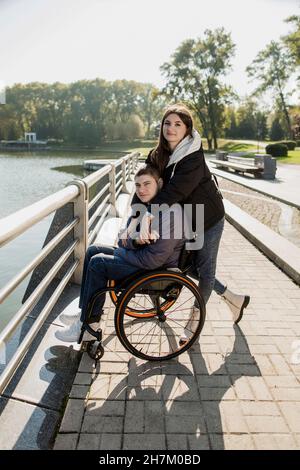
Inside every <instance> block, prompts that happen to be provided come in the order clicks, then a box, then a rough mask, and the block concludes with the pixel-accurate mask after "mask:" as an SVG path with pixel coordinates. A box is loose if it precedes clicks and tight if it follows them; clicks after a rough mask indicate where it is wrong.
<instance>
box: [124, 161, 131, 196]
mask: <svg viewBox="0 0 300 470" xmlns="http://www.w3.org/2000/svg"><path fill="white" fill-rule="evenodd" d="M122 192H123V193H127V194H129V192H130V191H129V190H128V189H127V186H126V161H125V160H122Z"/></svg>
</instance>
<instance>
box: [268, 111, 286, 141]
mask: <svg viewBox="0 0 300 470" xmlns="http://www.w3.org/2000/svg"><path fill="white" fill-rule="evenodd" d="M283 137H284V129H283V127H282V125H281V123H280V119H279V117H275V119H274V120H273V122H272V125H271V129H270V139H271V140H281V139H282V138H283Z"/></svg>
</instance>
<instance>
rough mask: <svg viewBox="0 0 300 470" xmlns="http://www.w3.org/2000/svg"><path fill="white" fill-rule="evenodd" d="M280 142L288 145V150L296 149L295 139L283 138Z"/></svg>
mask: <svg viewBox="0 0 300 470" xmlns="http://www.w3.org/2000/svg"><path fill="white" fill-rule="evenodd" d="M278 144H282V145H286V146H287V148H288V150H295V148H296V145H297V144H296V142H295V141H294V140H282V141H281V142H278Z"/></svg>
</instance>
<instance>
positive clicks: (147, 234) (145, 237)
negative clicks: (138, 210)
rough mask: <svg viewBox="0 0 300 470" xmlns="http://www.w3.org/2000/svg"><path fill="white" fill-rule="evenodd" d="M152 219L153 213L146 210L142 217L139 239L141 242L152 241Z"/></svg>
mask: <svg viewBox="0 0 300 470" xmlns="http://www.w3.org/2000/svg"><path fill="white" fill-rule="evenodd" d="M152 219H153V215H151V214H149V212H146V213H145V214H144V216H143V218H142V221H141V225H140V236H139V240H140V243H141V244H144V243H147V244H149V243H150V240H151V220H152Z"/></svg>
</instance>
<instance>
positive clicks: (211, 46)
mask: <svg viewBox="0 0 300 470" xmlns="http://www.w3.org/2000/svg"><path fill="white" fill-rule="evenodd" d="M234 50H235V45H234V44H233V42H232V39H231V36H230V33H226V32H225V30H224V28H218V29H216V30H214V31H212V30H206V31H205V32H204V38H198V39H196V40H194V39H187V40H185V41H183V42H182V43H181V44H180V46H179V47H178V48H177V49H176V50H175V52H174V53H173V54H172V56H171V60H170V61H169V62H166V63H164V64H163V65H162V66H161V68H160V69H161V71H162V73H163V74H164V75H165V76H166V79H167V83H166V86H165V87H164V89H163V93H165V94H166V96H167V97H168V98H169V99H170V100H172V101H173V100H174V101H182V102H186V103H187V104H188V105H189V106H190V107H191V108H192V109H193V110H194V112H195V114H196V116H197V118H198V119H199V121H200V124H201V127H202V133H203V135H204V137H205V138H206V139H207V142H208V147H209V149H211V148H212V142H213V143H214V147H215V148H216V147H217V138H218V136H220V133H221V132H222V129H223V127H224V124H225V114H224V110H225V105H226V104H228V103H229V101H230V99H231V98H232V97H233V92H232V90H231V88H230V87H229V86H226V85H224V83H223V77H224V75H226V73H227V72H228V71H229V70H230V68H231V58H232V56H233V54H234Z"/></svg>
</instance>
